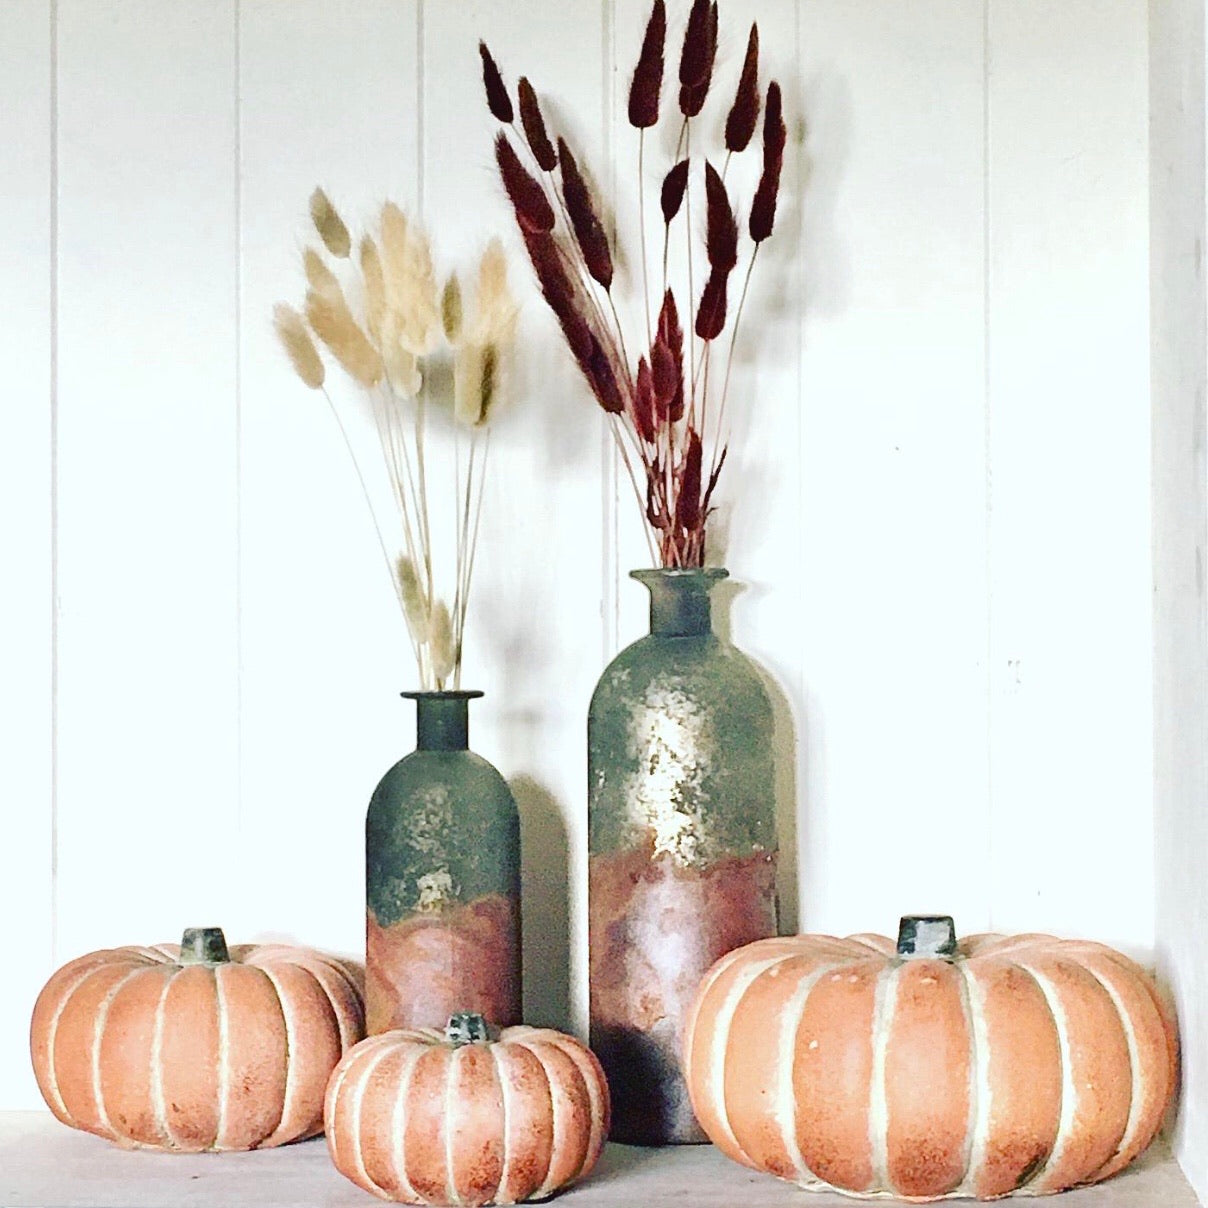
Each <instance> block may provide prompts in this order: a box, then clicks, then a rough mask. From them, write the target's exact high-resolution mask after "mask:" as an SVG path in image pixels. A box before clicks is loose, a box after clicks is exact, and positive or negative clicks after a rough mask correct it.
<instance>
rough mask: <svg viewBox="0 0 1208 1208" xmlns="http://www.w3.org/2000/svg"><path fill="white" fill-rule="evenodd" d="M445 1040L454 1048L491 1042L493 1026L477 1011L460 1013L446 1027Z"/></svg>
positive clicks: (452, 1017)
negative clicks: (485, 1041)
mask: <svg viewBox="0 0 1208 1208" xmlns="http://www.w3.org/2000/svg"><path fill="white" fill-rule="evenodd" d="M445 1039H446V1040H447V1041H448V1042H449V1043H450V1044H451V1045H453V1047H454V1048H459V1047H460V1046H461V1045H463V1044H474V1043H475V1042H476V1041H483V1040H490V1039H491V1026H490V1024H488V1023H487V1021H486V1020H485V1019H484V1018H483V1017H482V1016H481V1015H479V1014H478V1012H477V1011H458V1012H457V1013H456V1014H455V1015H453V1016H451V1017H450V1019H449V1022H448V1023H447V1024H446V1025H445Z"/></svg>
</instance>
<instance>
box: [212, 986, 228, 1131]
mask: <svg viewBox="0 0 1208 1208" xmlns="http://www.w3.org/2000/svg"><path fill="white" fill-rule="evenodd" d="M225 967H226V966H225V965H215V966H214V968H213V970H212V974H213V977H214V1009H215V1011H216V1012H217V1019H218V1111H217V1113H216V1114H215V1125H214V1148H215V1149H223V1148H224V1147H225V1141H226V1138H225V1137H224V1136H223V1129H224V1128H225V1127H226V1116H227V1097H228V1096H229V1094H230V1081H231V1070H230V1065H231V1037H230V1027H229V1023H228V1019H227V1006H226V999H225V997H224V995H223V992H222V976H221V974H222V971H223V969H224V968H225Z"/></svg>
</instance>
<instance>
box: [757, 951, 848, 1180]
mask: <svg viewBox="0 0 1208 1208" xmlns="http://www.w3.org/2000/svg"><path fill="white" fill-rule="evenodd" d="M838 968H839V966H838V965H837V964H834V963H831V964H827V963H825V962H824V963H822V964H820V965H819V966H818V967H817V968H816V969H814V970H812V971H811V972H810V973H808V974H807V975H806V976H805V977H804V978H802V981H801V985H800V986H799V987H798V988H797V989H796V990H795V991H794V993H793V997H792V998H791V999H790V1000H789V1005H788V1007H787V1008H786V1010H785V1013H784V1020H783V1021H782V1023H781V1030H780V1043H779V1051H780V1053H781V1054H782V1055H783V1054H786V1053H787V1054H793V1053H795V1052H796V1051H797V1036H798V1034H799V1033H800V1031H801V1024H802V1021H803V1020H804V1019H805V1011H806V1008H807V1007H808V1006H809V1000H810V995H811V994H813V992H814V987H815V986H816V985H817V984H818V983H819V982H820V981H821V980H822V979H823V978H824V977H825V976H826V975H827V974H828V973H833V972H834V971H835V970H836V969H838ZM737 1009H738V1008H737V1004H736V1005H735V1010H737ZM790 1020H791V1021H792V1023H791V1024H790V1023H789V1021H790ZM793 1065H794V1062H793V1061H792V1060H789V1061H783V1060H782V1061H781V1062H780V1066H781V1075H780V1076H781V1085H780V1086H779V1087H777V1088H776V1090H777V1094H776V1115H777V1116H778V1117H780V1118H781V1119H780V1132H781V1137H782V1139H783V1141H784V1148H785V1149H786V1150H787V1152H788V1155H789V1160H790V1161H791V1162H792V1163H793V1167H794V1169H795V1170H796V1171H797V1181H798V1182H800V1183H802V1184H807V1183H809V1182H812V1181H813V1180H819V1176H818V1174H817V1172H816V1171H815V1170H813V1169H812V1168H811V1167H810V1165H809V1163H808V1162H806V1160H805V1156H804V1154H802V1152H801V1142H800V1139H799V1137H800V1134H799V1133H798V1131H797V1095H796V1093H795V1090H794V1087H793ZM785 1117H787V1118H785ZM744 1152H745V1151H744ZM748 1157H749V1155H748ZM820 1181H821V1180H819V1182H820Z"/></svg>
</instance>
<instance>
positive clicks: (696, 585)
mask: <svg viewBox="0 0 1208 1208" xmlns="http://www.w3.org/2000/svg"><path fill="white" fill-rule="evenodd" d="M629 573H630V576H631V577H632V578H634V579H637V580H638V582H639V583H642V584H644V585H645V586H646V588H647V589H648V590H649V592H650V632H651V634H652V635H653V636H656V637H668V638H686V637H704V636H706V635H708V634H710V633H712V632H713V612H712V606H711V602H710V599H709V593H710V592H711V591H712V590H713V587H714V585H715V584H717V583H718V582H720V581H721V580H722V579H724V578H725V577H726V576H727V575H728V574H729V571H726V570H722V569H721V567H712V566H711V567H708V568H707V569H694V570H678V569H666V568H663V569H658V570H634V571H630V572H629Z"/></svg>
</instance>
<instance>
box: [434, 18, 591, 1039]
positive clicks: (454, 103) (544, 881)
mask: <svg viewBox="0 0 1208 1208" xmlns="http://www.w3.org/2000/svg"><path fill="white" fill-rule="evenodd" d="M604 36H605V28H604V24H603V19H602V6H600V5H598V4H596V3H594V2H593V3H583V4H577V5H561V6H550V5H548V4H543V3H541V2H540V0H524V2H523V3H513V4H509V5H507V6H506V7H501V6H499V5H494V4H489V3H485V2H482V0H476V2H473V3H465V4H458V5H446V4H436V3H432V4H427V5H425V9H424V43H423V47H424V118H425V122H424V213H425V217H426V219H427V223H428V226H429V229H430V230H431V231H432V233H433V236H434V238H435V241H436V243H437V245H438V247H439V248H440V249H441V252H442V253H443V255H444V257H445V258H446V266H450V267H451V266H456V265H458V264H472V263H473V259H474V257H475V256H476V255H477V254H478V253H480V252H481V249H482V248H483V247H484V246H485V245H486V242H487V241H488V240H489V239H490V238H491V236H493V235H495V234H500V235H502V236H503V238H504V241H505V244H506V246H507V247H508V249H509V251H510V252H511V254H512V269H511V274H512V282H513V285H514V287H515V290H516V293H517V296H518V297H519V298H521V299H522V314H521V324H520V334H519V337H518V339H519V357H518V359H517V363H516V366H515V370H516V373H515V380H514V384H513V393H514V401H513V402H512V403H511V404H510V405H509V408H508V410H507V411H506V412H504V413H502V414H501V415H500V418H499V421H498V423H497V425H496V428H495V430H494V432H493V434H492V443H491V454H490V456H491V464H490V467H489V480H488V484H487V493H486V502H485V507H484V513H483V524H482V532H481V536H480V546H479V555H478V561H477V563H476V569H475V582H474V594H473V598H472V601H471V606H470V620H469V622H468V629H467V649H466V658H465V669H464V672H463V683H465V684H466V685H467V686H469V685H474V686H479V687H482V688H483V689H485V690H486V693H487V695H486V698H485V699H484V700H483V701H481V702H479V703H478V704H476V705H475V706H473V708H474V710H475V717H474V721H473V723H472V725H473V728H472V737H471V745H472V746H473V747H474V748H475V750H478V751H480V752H481V753H482V754H483V755H484V756H485V757H487V758H488V759H490V760H491V761H492V762H494V763H495V764H496V766H497V767H499V768H500V770H501V771H502V772H503V773H504V775H505V776H506V777H507V778H508V780H509V782H510V783H511V785H512V788H513V791H514V792H515V793H516V796H517V799H518V802H519V805H520V810H521V827H522V832H521V833H522V846H523V849H524V854H523V864H524V870H523V871H524V876H523V888H524V909H525V915H524V943H525V960H524V972H525V996H524V997H525V1010H526V1016H527V1017H528V1018H530V1019H532V1020H534V1021H537V1022H548V1023H555V1024H560V1025H563V1026H565V1025H566V1023H567V1022H568V1019H569V1018H571V1017H573V1018H574V1019H575V1020H576V1022H577V1023H580V1024H581V1023H582V1022H583V1020H584V1018H585V1002H586V998H585V992H586V977H585V972H584V971H585V967H586V966H585V962H584V955H585V939H586V918H585V913H584V906H585V900H586V899H585V886H586V880H585V870H586V865H585V859H586V854H585V853H586V845H587V832H586V825H585V823H586V816H585V811H584V808H583V802H584V800H585V796H586V770H585V768H586V741H587V740H586V724H587V705H588V701H589V699H590V696H591V692H592V688H593V686H594V684H595V680H596V677H597V676H598V675H599V673H600V671H601V670H602V665H601V663H600V650H601V647H602V644H603V643H602V619H601V610H602V607H603V600H604V585H603V582H602V566H603V553H602V551H601V547H600V538H601V534H602V532H603V526H604V510H603V500H604V484H603V483H602V481H601V452H600V451H601V447H602V424H601V422H600V419H599V416H598V414H597V408H596V405H595V403H594V400H592V399H591V398H590V396H589V394H588V392H587V390H586V388H585V387H584V385H583V383H582V380H581V378H580V376H579V373H578V371H577V370H576V369H575V368H574V367H573V365H572V363H571V361H570V357H569V354H568V353H567V352H566V350H565V348H564V345H563V341H562V339H561V335H560V333H559V332H558V331H557V327H556V325H555V323H554V322H553V320H552V318H551V316H550V315H549V314H548V313H547V311H546V308H545V304H544V303H543V302H542V301H541V299H540V297H539V296H538V295H537V293H536V290H535V288H534V287H533V286H532V284H531V276H532V274H531V270H530V269H529V267H528V265H527V261H526V260H525V257H524V249H523V245H522V244H521V242H520V240H519V238H518V236H517V234H516V231H515V222H514V219H513V218H512V215H511V213H510V210H509V207H508V204H507V201H506V199H505V197H504V195H503V190H502V188H501V186H499V185H498V184H497V182H496V178H495V171H494V161H493V152H492V139H493V138H494V135H495V132H496V123H495V121H494V119H493V118H492V117H491V116H490V114H489V113H488V112H487V109H486V105H485V102H484V100H483V94H482V86H481V82H480V80H481V67H480V63H479V58H478V51H477V44H478V39H479V38H483V39H485V40H486V41H487V43H488V45H489V46H490V47H491V50H492V52H493V53H494V55H495V57H496V59H497V60H498V62H499V63H500V66H501V68H502V69H503V71H504V74H505V76H506V79H507V81H508V85H509V87H510V88H512V90H513V96H514V94H515V83H516V80H517V79H518V78H519V77H520V76H521V75H526V76H528V77H529V79H530V81H531V82H532V84H533V86H534V87H535V88H536V89H537V91H538V93H539V94H540V95H541V96H542V97H543V98H548V112H547V118H548V119H549V121H550V124H551V126H553V127H555V128H557V129H558V130H561V131H564V132H566V133H567V134H568V137H569V138H570V141H571V142H572V143H573V145H575V146H576V147H577V148H580V149H581V154H580V156H579V159H580V162H581V163H583V164H584V167H585V168H589V169H592V170H594V171H596V172H597V173H598V172H600V171H602V170H603V169H601V168H600V167H597V165H602V164H603V163H604V162H605V161H604V160H603V158H602V156H601V150H602V146H601V144H602V141H603V140H602V138H601V133H602V131H603V129H604V125H605V120H606V109H605V103H604V99H603V91H604V86H603V81H604V70H603V61H602V55H603V53H604ZM568 908H569V909H568ZM568 960H569V971H568Z"/></svg>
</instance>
